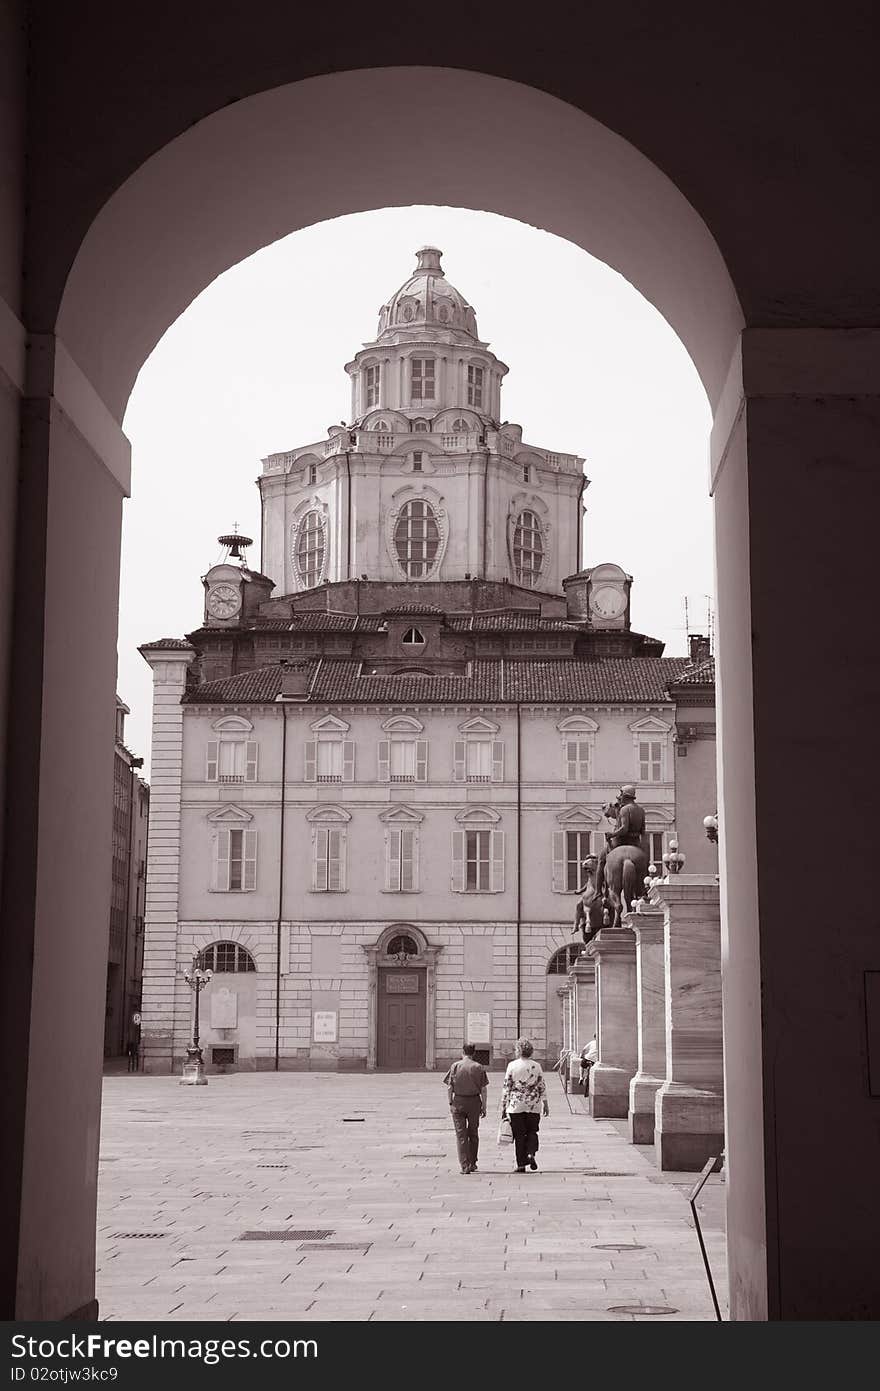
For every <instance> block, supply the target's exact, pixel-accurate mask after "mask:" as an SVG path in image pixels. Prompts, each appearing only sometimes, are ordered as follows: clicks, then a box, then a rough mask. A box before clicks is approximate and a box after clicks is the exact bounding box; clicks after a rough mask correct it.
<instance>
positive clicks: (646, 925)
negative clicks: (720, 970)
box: [626, 901, 666, 1145]
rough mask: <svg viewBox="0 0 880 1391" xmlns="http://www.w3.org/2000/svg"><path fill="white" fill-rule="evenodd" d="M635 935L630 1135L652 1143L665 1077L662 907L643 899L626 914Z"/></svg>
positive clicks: (637, 1142) (634, 1140) (635, 1140)
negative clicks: (635, 1037) (635, 1031)
mask: <svg viewBox="0 0 880 1391" xmlns="http://www.w3.org/2000/svg"><path fill="white" fill-rule="evenodd" d="M626 921H627V923H628V924H629V926H630V927H631V928H632V930H633V932H634V933H635V938H636V1002H637V1003H636V1009H637V1017H638V1061H639V1066H638V1071H637V1072H636V1075H635V1077H634V1078H633V1079H632V1081H631V1082H630V1084H629V1138H630V1140H631V1141H632V1143H633V1144H634V1145H652V1144H653V1143H654V1100H655V1097H656V1095H657V1092H658V1091H659V1089H660V1087H661V1086H662V1085H663V1082H664V1081H665V1078H666V1001H665V972H664V960H663V956H664V953H663V926H664V920H663V910H662V909H661V908H657V907H654V906H651V907H649V906H648V905H647V904H646V903H645V902H644V901H639V902H638V903H637V904H636V910H635V912H633V913H629V914H627V916H626Z"/></svg>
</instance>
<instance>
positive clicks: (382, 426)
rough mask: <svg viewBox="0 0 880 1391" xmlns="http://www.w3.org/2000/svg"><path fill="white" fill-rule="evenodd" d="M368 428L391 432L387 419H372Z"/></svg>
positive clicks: (382, 432) (380, 431) (387, 433)
mask: <svg viewBox="0 0 880 1391" xmlns="http://www.w3.org/2000/svg"><path fill="white" fill-rule="evenodd" d="M370 429H371V430H378V431H379V433H380V434H386V435H390V434H391V426H390V425H389V424H388V421H387V420H374V421H373V423H372V425H371V426H370Z"/></svg>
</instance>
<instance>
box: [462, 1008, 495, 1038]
mask: <svg viewBox="0 0 880 1391" xmlns="http://www.w3.org/2000/svg"><path fill="white" fill-rule="evenodd" d="M491 1041H492V1016H491V1014H482V1013H477V1014H468V1017H467V1042H468V1043H476V1044H477V1045H479V1044H482V1043H491Z"/></svg>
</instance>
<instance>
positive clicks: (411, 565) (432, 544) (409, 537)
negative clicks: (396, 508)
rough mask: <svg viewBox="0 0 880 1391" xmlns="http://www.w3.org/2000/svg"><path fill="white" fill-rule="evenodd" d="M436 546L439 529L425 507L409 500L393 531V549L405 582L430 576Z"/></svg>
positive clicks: (422, 502)
mask: <svg viewBox="0 0 880 1391" xmlns="http://www.w3.org/2000/svg"><path fill="white" fill-rule="evenodd" d="M439 545H440V528H439V527H438V525H437V519H436V517H435V516H434V513H433V511H432V509H431V506H430V504H429V503H427V502H424V501H423V500H422V499H421V498H413V499H412V500H411V501H410V502H406V503H404V505H403V507H402V508H401V509H400V516H399V517H398V519H397V525H396V526H395V528H394V547H395V550H396V551H397V559H398V560H399V561H400V564H401V565H402V567H403V569H404V571H405V572H406V577H407V579H410V580H419V579H422V578H424V576H425V575H428V574H430V572H431V569H432V568H433V565H434V561H435V560H436V558H437V550H438V547H439Z"/></svg>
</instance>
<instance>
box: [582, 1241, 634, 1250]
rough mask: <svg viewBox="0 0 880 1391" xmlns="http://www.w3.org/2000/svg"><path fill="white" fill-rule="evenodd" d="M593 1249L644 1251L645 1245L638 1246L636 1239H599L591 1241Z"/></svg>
mask: <svg viewBox="0 0 880 1391" xmlns="http://www.w3.org/2000/svg"><path fill="white" fill-rule="evenodd" d="M593 1250H594V1251H645V1250H647V1247H645V1246H639V1244H638V1242H636V1241H620V1242H615V1241H600V1242H593Z"/></svg>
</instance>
